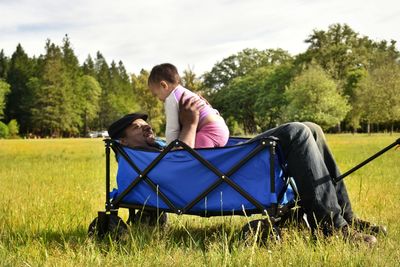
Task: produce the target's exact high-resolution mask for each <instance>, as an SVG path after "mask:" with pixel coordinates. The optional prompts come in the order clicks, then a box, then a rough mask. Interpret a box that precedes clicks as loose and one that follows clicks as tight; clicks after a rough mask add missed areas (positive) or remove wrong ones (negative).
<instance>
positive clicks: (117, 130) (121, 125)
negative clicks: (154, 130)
mask: <svg viewBox="0 0 400 267" xmlns="http://www.w3.org/2000/svg"><path fill="white" fill-rule="evenodd" d="M147 117H148V116H147V115H146V114H142V113H131V114H128V115H125V116H123V117H122V118H120V119H118V120H116V121H114V122H113V123H112V124H111V125H110V126H109V127H108V135H109V136H110V137H111V138H112V139H118V138H119V137H120V136H121V133H122V132H123V131H124V130H125V129H126V127H128V126H129V125H130V124H131V123H132V122H133V121H135V120H137V119H142V120H147Z"/></svg>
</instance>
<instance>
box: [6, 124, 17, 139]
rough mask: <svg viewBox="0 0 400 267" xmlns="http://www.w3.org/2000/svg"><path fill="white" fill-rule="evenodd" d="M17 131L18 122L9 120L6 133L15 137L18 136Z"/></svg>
mask: <svg viewBox="0 0 400 267" xmlns="http://www.w3.org/2000/svg"><path fill="white" fill-rule="evenodd" d="M18 133H19V125H18V122H17V121H16V120H11V121H10V122H9V123H8V134H9V136H10V137H12V138H16V137H18Z"/></svg>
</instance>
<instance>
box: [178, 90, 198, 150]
mask: <svg viewBox="0 0 400 267" xmlns="http://www.w3.org/2000/svg"><path fill="white" fill-rule="evenodd" d="M202 103H204V102H202ZM203 105H204V104H201V100H200V99H198V98H197V99H196V98H194V97H189V98H186V99H185V93H183V94H182V97H181V99H180V100H179V122H180V124H181V132H180V134H179V140H181V141H183V142H185V143H186V144H187V145H188V146H190V147H192V148H193V147H194V145H195V141H196V130H197V125H198V124H199V117H200V109H201V108H202V107H203Z"/></svg>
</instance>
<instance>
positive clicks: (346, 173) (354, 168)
mask: <svg viewBox="0 0 400 267" xmlns="http://www.w3.org/2000/svg"><path fill="white" fill-rule="evenodd" d="M396 145H397V146H400V138H399V139H397V140H396V141H395V142H393V143H392V144H390V145H388V146H387V147H385V148H384V149H382V150H381V151H379V152H377V153H376V154H374V155H372V156H371V157H369V158H368V159H366V160H364V161H363V162H361V163H360V164H358V165H357V166H355V167H353V168H352V169H350V170H348V171H347V172H345V173H344V174H342V175H340V176H339V177H336V178H333V179H332V180H333V182H334V183H337V182H339V181H341V180H343V179H344V178H345V177H346V176H348V175H349V174H352V173H353V172H355V171H356V170H358V169H360V168H361V167H363V166H364V165H366V164H367V163H369V162H370V161H372V160H374V159H376V158H377V157H379V156H380V155H382V154H383V153H385V152H386V151H388V150H390V149H391V148H392V147H395V146H396Z"/></svg>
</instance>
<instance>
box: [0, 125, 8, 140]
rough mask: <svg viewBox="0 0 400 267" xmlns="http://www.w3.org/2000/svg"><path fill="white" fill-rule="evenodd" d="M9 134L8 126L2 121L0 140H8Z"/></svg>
mask: <svg viewBox="0 0 400 267" xmlns="http://www.w3.org/2000/svg"><path fill="white" fill-rule="evenodd" d="M8 134H9V131H8V126H7V125H6V124H4V123H3V122H1V121H0V138H7V137H8Z"/></svg>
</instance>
